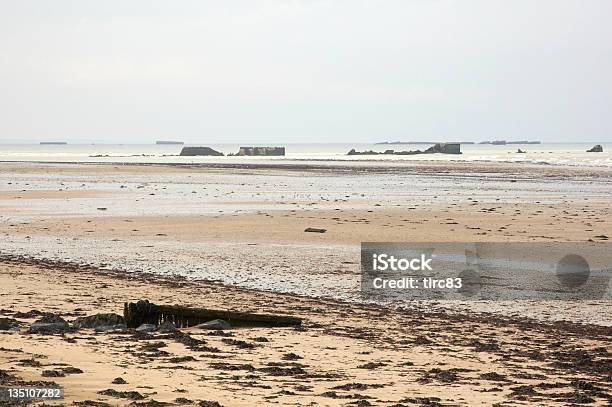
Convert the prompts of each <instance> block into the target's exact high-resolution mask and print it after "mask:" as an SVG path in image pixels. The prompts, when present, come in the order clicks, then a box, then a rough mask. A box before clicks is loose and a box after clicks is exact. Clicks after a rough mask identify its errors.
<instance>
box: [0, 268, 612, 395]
mask: <svg viewBox="0 0 612 407" xmlns="http://www.w3.org/2000/svg"><path fill="white" fill-rule="evenodd" d="M26 263H27V262H24V261H23V260H19V261H17V260H9V259H4V260H2V262H1V263H0V285H1V286H2V287H3V290H2V295H1V296H0V309H1V310H2V311H1V312H2V314H3V317H13V316H14V315H15V312H28V311H31V310H32V309H36V310H37V311H41V312H52V313H59V314H61V315H63V316H64V317H65V318H66V319H68V320H70V319H73V318H75V317H77V316H82V315H91V314H94V313H99V312H115V313H116V312H121V311H122V307H123V302H124V301H134V300H137V299H140V298H142V297H147V298H148V299H150V300H151V301H152V302H154V303H160V304H173V303H180V304H189V305H192V306H198V307H209V308H219V309H236V308H239V309H240V310H249V311H255V312H271V311H274V312H277V313H283V314H290V315H297V316H300V317H302V318H304V319H305V322H304V325H303V328H302V329H295V328H241V329H235V330H230V331H227V333H226V334H225V335H227V336H218V334H216V333H215V332H213V333H209V332H207V331H201V330H198V329H195V328H190V329H184V330H183V332H187V333H188V334H189V335H190V336H191V337H192V338H196V339H199V340H202V341H205V342H204V343H202V345H204V344H205V346H202V347H200V349H198V348H192V349H190V348H189V347H187V346H185V345H184V344H182V343H178V342H177V340H176V339H174V338H173V337H171V336H172V335H170V336H169V335H167V334H161V333H154V334H150V335H135V333H134V332H133V331H126V332H120V333H119V332H117V333H99V332H95V331H94V330H91V329H81V330H79V331H76V332H69V333H66V334H64V335H59V334H58V335H37V334H28V333H27V332H26V328H27V324H28V323H29V322H32V321H33V320H34V318H29V319H28V318H23V317H19V318H17V319H18V320H19V321H20V322H22V323H23V327H22V329H21V332H9V331H0V336H1V338H2V339H1V343H2V347H1V349H0V362H1V366H2V372H0V377H3V379H1V380H3V382H4V384H10V383H11V382H12V383H17V382H19V381H20V380H21V381H23V382H21V383H22V384H27V382H31V381H41V380H43V381H53V382H55V383H58V384H60V385H61V386H63V387H64V388H65V392H66V400H65V401H64V403H65V404H72V402H84V401H87V400H91V401H96V402H105V403H109V405H129V404H131V403H132V402H133V400H130V399H123V398H121V397H113V396H105V395H102V394H100V393H99V392H100V391H104V390H106V389H113V390H117V391H118V392H125V391H136V392H138V393H139V394H141V395H142V396H143V397H144V400H138V401H136V402H141V403H144V402H149V403H150V402H151V401H152V400H156V401H161V402H169V403H176V400H177V399H178V398H183V399H187V400H191V401H185V403H186V404H187V405H197V404H198V403H199V402H200V401H202V400H208V401H217V402H219V403H220V404H221V405H225V406H253V405H268V404H281V405H364V406H367V405H396V403H401V404H400V405H417V404H420V405H423V404H424V405H437V404H434V403H433V402H435V401H439V402H440V403H442V404H441V405H467V406H474V405H488V406H490V405H493V404H494V403H503V404H498V405H534V404H537V405H562V404H563V405H568V404H571V403H575V402H585V401H589V404H590V405H605V403H606V402H609V401H610V400H612V399H611V398H610V397H611V396H610V387H611V386H610V382H609V374H610V367H611V365H610V363H611V360H610V358H609V352H610V351H611V350H612V347H611V345H610V341H609V339H610V334H611V333H612V332H611V331H610V328H602V327H599V328H598V327H593V326H581V325H575V324H567V323H566V324H534V323H532V322H529V321H528V320H524V321H523V320H516V319H515V320H512V321H511V320H507V319H500V318H488V319H482V318H475V317H474V318H473V317H467V316H466V317H463V318H461V317H452V316H447V315H426V314H422V313H418V312H411V313H403V312H398V311H392V310H388V309H383V308H378V307H373V306H357V305H351V306H349V305H347V304H343V303H337V302H333V301H320V300H315V299H308V298H303V297H296V296H289V295H280V294H272V293H265V292H256V291H247V290H240V289H237V288H230V287H223V286H219V285H214V284H210V283H184V282H181V281H180V280H175V279H159V278H157V279H152V278H149V279H146V278H144V277H143V276H138V275H127V274H122V273H117V272H103V271H100V270H96V269H91V268H79V267H75V266H71V265H62V264H51V263H43V264H40V263H38V264H37V263H36V262H30V264H26ZM18 316H19V315H18ZM263 338H265V339H263ZM224 339H225V340H227V339H234V340H237V341H243V342H234V343H233V344H232V343H228V342H229V341H225V342H224ZM294 354H295V355H297V356H294ZM176 358H179V359H176ZM180 358H182V359H180ZM287 359H295V360H287ZM68 367H75V368H78V369H80V370H82V371H83V373H76V374H66V375H65V376H64V377H43V376H42V374H43V372H44V371H49V370H51V371H62V369H66V368H68ZM7 377H8V379H7ZM117 377H121V378H123V379H124V380H125V381H126V382H127V384H113V383H112V381H113V380H114V379H115V378H117ZM606 400H607V401H606ZM179 401H181V400H180V399H179ZM426 401H428V402H430V403H431V404H426ZM89 405H94V404H93V403H89ZM100 405H102V404H100Z"/></svg>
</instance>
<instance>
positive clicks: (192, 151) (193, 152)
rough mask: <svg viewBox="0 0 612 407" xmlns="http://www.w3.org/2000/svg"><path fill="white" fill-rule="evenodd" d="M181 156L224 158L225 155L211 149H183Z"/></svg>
mask: <svg viewBox="0 0 612 407" xmlns="http://www.w3.org/2000/svg"><path fill="white" fill-rule="evenodd" d="M180 155H182V156H196V155H213V156H222V155H224V154H223V153H221V152H219V151H217V150H213V149H212V148H210V147H183V149H182V150H181V154H180Z"/></svg>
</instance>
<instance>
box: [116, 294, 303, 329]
mask: <svg viewBox="0 0 612 407" xmlns="http://www.w3.org/2000/svg"><path fill="white" fill-rule="evenodd" d="M123 317H124V318H125V323H126V325H127V327H128V328H137V327H139V326H140V325H142V324H153V325H159V324H161V323H162V322H164V321H170V322H172V323H174V325H176V326H177V327H178V328H187V327H190V326H194V325H198V324H201V323H203V322H208V321H212V320H213V319H223V320H225V321H227V322H229V323H230V324H232V325H233V326H252V327H253V326H261V327H286V326H297V325H301V324H302V320H301V318H296V317H291V316H287V315H270V314H253V313H250V312H239V311H223V310H214V309H207V308H190V307H182V306H180V305H156V304H153V303H150V302H149V301H147V300H141V301H138V302H136V303H133V302H130V303H127V302H126V303H125V304H124V306H123Z"/></svg>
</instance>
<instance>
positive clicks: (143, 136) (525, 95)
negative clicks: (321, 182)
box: [0, 0, 612, 143]
mask: <svg viewBox="0 0 612 407" xmlns="http://www.w3.org/2000/svg"><path fill="white" fill-rule="evenodd" d="M611 15H612V2H611V1H607V0H601V1H595V0H582V1H579V0H576V1H563V0H538V1H531V0H528V1H521V0H512V1H508V0H504V1H492V0H482V1H476V0H473V1H471V0H465V1H444V0H414V1H407V0H397V1H392V0H380V1H359V0H345V1H344V0H337V1H332V0H329V1H324V0H311V1H306V0H303V1H298V0H293V1H290V0H286V1H280V0H279V1H271V0H269V1H263V0H262V1H255V0H244V1H239V0H236V1H233V0H228V1H201V0H193V1H151V0H134V1H127V0H119V1H110V0H97V1H86V0H73V1H62V0H54V1H28V0H23V1H14V0H0V51H1V52H0V112H1V114H0V142H15V141H39V140H48V139H59V140H68V141H71V142H77V141H81V142H89V141H96V142H124V143H127V142H133V143H137V142H150V141H152V140H155V139H178V140H184V141H187V142H202V143H213V142H216V143H222V142H285V143H300V142H340V143H342V142H369V141H381V140H414V139H439V140H459V139H461V140H483V139H539V140H544V141H585V140H589V141H591V140H593V141H612V114H611V113H610V111H611V106H612V75H611V74H610V72H612V25H611V24H610V23H609V20H610V16H611Z"/></svg>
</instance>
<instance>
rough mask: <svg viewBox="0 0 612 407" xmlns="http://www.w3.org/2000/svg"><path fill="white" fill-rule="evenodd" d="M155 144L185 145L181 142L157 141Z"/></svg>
mask: <svg viewBox="0 0 612 407" xmlns="http://www.w3.org/2000/svg"><path fill="white" fill-rule="evenodd" d="M155 144H162V145H165V144H172V145H173V144H185V143H184V142H182V141H172V140H157V141H156V142H155Z"/></svg>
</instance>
